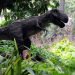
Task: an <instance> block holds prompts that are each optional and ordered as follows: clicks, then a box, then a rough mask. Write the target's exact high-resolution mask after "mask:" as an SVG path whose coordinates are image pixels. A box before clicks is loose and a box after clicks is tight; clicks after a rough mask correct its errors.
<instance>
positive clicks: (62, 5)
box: [59, 0, 65, 12]
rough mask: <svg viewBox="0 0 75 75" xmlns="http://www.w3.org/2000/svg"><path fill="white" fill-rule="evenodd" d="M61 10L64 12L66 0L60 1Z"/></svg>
mask: <svg viewBox="0 0 75 75" xmlns="http://www.w3.org/2000/svg"><path fill="white" fill-rule="evenodd" d="M59 5H60V6H59V9H60V10H62V12H64V6H65V0H59Z"/></svg>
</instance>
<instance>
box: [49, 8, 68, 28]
mask: <svg viewBox="0 0 75 75" xmlns="http://www.w3.org/2000/svg"><path fill="white" fill-rule="evenodd" d="M50 21H51V23H53V24H55V25H57V26H59V27H60V28H63V27H64V26H65V23H67V22H68V16H67V15H66V14H65V13H63V12H61V11H60V10H58V9H52V10H51V11H50Z"/></svg>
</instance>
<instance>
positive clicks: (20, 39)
mask: <svg viewBox="0 0 75 75" xmlns="http://www.w3.org/2000/svg"><path fill="white" fill-rule="evenodd" d="M67 22H68V16H67V15H66V14H64V13H62V12H61V11H60V10H58V9H52V10H50V11H48V12H46V13H44V14H42V15H40V16H33V17H31V18H28V19H25V20H17V21H15V22H13V23H11V24H10V25H8V26H7V27H5V28H1V29H0V40H14V38H15V39H16V42H17V44H18V49H19V53H20V54H22V52H23V50H25V49H28V48H30V45H31V41H30V39H29V36H31V35H34V34H37V33H38V32H40V31H42V30H45V27H47V26H48V23H53V24H55V25H57V26H59V27H60V28H63V27H64V26H65V24H64V23H67Z"/></svg>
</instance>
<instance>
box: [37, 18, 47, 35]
mask: <svg viewBox="0 0 75 75" xmlns="http://www.w3.org/2000/svg"><path fill="white" fill-rule="evenodd" d="M36 27H37V28H39V29H41V30H43V31H45V32H46V33H45V36H46V35H47V33H48V30H46V29H45V28H42V27H41V26H40V25H39V22H38V19H37V20H36Z"/></svg>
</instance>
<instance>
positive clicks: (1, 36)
mask: <svg viewBox="0 0 75 75" xmlns="http://www.w3.org/2000/svg"><path fill="white" fill-rule="evenodd" d="M8 39H9V37H8V35H7V28H0V40H8Z"/></svg>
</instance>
